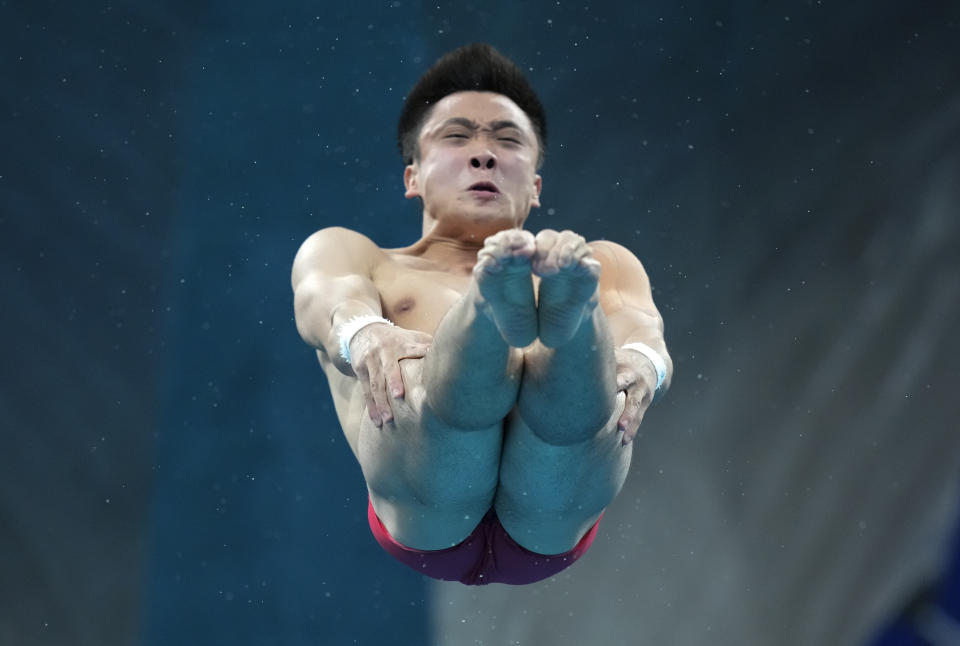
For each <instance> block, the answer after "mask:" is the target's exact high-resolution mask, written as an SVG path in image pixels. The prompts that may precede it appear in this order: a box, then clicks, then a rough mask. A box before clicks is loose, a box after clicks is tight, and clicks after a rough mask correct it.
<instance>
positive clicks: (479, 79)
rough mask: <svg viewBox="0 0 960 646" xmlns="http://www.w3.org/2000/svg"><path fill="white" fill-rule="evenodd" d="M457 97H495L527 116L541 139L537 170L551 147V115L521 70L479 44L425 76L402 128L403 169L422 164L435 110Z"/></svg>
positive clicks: (450, 55)
mask: <svg viewBox="0 0 960 646" xmlns="http://www.w3.org/2000/svg"><path fill="white" fill-rule="evenodd" d="M455 92H496V93H497V94H502V95H503V96H505V97H507V98H508V99H510V100H511V101H513V102H514V103H516V104H517V106H518V107H519V108H520V109H521V110H523V111H524V112H525V113H526V115H527V118H529V119H530V123H531V124H533V130H534V134H536V136H537V144H538V146H537V147H538V153H537V168H540V166H542V165H543V158H544V155H545V154H546V146H547V115H546V113H545V112H544V110H543V105H542V104H541V103H540V99H539V98H537V94H536V92H534V91H533V88H532V87H531V86H530V83H529V81H527V79H526V77H525V76H524V75H523V72H522V71H521V70H520V68H519V67H517V65H516V64H515V63H514V62H513V61H511V60H510V59H509V58H507V57H506V56H504V55H503V54H501V53H500V52H498V51H497V50H496V49H494V48H493V47H491V46H490V45H487V44H484V43H474V44H472V45H464V46H463V47H460V48H458V49H455V50H453V51H452V52H449V53H447V54H444V55H443V56H442V57H441V58H440V59H439V60H437V62H436V63H434V64H433V65H432V66H431V67H430V69H428V70H427V71H426V72H424V73H423V76H421V77H420V80H419V81H417V83H416V85H414V86H413V89H412V90H410V93H409V94H408V95H407V100H406V101H405V102H404V104H403V112H401V113H400V121H399V122H398V123H397V145H398V146H399V147H400V154H401V155H402V156H403V163H404V164H412V163H413V162H414V160H417V159H419V158H420V146H419V138H420V130H421V129H422V128H423V124H424V123H426V121H427V119H428V118H429V116H430V112H431V111H432V110H433V106H434V105H436V104H437V102H438V101H440V100H441V99H442V98H444V97H445V96H447V95H449V94H453V93H455Z"/></svg>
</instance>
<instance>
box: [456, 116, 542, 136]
mask: <svg viewBox="0 0 960 646" xmlns="http://www.w3.org/2000/svg"><path fill="white" fill-rule="evenodd" d="M446 126H463V127H464V128H469V129H470V130H479V129H480V124H478V123H477V122H476V121H473V120H472V119H467V118H465V117H451V118H450V119H447V120H446V121H444V122H443V124H442V125H441V126H440V127H441V128H445V127H446ZM505 128H514V129H516V130H519V131H520V132H521V133H522V132H523V129H522V128H521V127H520V126H518V125H517V124H516V123H514V122H513V121H510V120H509V119H502V120H500V121H491V122H490V130H504V129H505Z"/></svg>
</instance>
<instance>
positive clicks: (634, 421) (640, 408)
mask: <svg viewBox="0 0 960 646" xmlns="http://www.w3.org/2000/svg"><path fill="white" fill-rule="evenodd" d="M634 401H635V403H636V404H637V405H636V406H634V409H633V411H632V412H631V414H630V418H629V420H628V421H627V422H626V423H625V424H624V427H623V437H622V438H621V439H620V443H621V445H623V446H626V445H628V444H630V443H631V442H633V440H634V438H635V437H636V436H637V431H638V430H639V429H640V424H641V423H642V422H643V416H644V413H646V411H647V407H646V406H644V405H643V404H642V403H640V402H636V400H634Z"/></svg>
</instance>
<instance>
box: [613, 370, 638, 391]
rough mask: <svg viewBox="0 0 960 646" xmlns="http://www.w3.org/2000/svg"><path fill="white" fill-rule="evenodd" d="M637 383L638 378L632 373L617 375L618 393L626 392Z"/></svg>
mask: <svg viewBox="0 0 960 646" xmlns="http://www.w3.org/2000/svg"><path fill="white" fill-rule="evenodd" d="M635 383H637V376H636V375H635V374H633V373H632V372H621V373H620V374H618V375H617V392H620V391H623V392H626V391H627V389H628V388H630V386H632V385H633V384H635Z"/></svg>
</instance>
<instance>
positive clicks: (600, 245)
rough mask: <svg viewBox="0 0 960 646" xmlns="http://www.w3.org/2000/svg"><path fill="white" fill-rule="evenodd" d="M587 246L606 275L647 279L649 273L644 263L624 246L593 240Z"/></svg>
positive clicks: (607, 241) (610, 241) (608, 241)
mask: <svg viewBox="0 0 960 646" xmlns="http://www.w3.org/2000/svg"><path fill="white" fill-rule="evenodd" d="M587 246H588V247H590V251H592V252H593V257H594V258H596V259H597V260H598V261H599V262H600V264H601V265H602V266H603V272H604V273H607V274H612V275H614V276H618V275H620V274H626V275H628V276H632V277H633V278H634V279H635V278H637V277H638V276H643V277H644V279H646V277H647V272H646V270H645V269H644V268H643V263H641V262H640V259H639V258H637V256H636V255H635V254H634V253H633V252H632V251H630V250H629V249H627V248H626V247H624V246H623V245H622V244H618V243H616V242H613V241H612V240H593V241H592V242H588V243H587Z"/></svg>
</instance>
